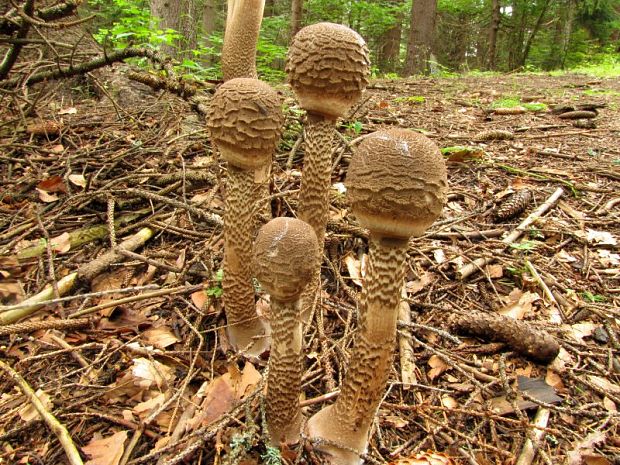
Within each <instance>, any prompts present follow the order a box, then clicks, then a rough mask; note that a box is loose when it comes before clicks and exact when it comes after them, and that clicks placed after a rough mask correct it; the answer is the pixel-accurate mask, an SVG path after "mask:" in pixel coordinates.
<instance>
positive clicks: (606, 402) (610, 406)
mask: <svg viewBox="0 0 620 465" xmlns="http://www.w3.org/2000/svg"><path fill="white" fill-rule="evenodd" d="M603 406H604V407H605V409H606V410H607V411H608V412H617V411H618V408H617V407H616V403H615V402H614V401H613V400H611V399H610V398H609V397H607V396H605V398H604V399H603Z"/></svg>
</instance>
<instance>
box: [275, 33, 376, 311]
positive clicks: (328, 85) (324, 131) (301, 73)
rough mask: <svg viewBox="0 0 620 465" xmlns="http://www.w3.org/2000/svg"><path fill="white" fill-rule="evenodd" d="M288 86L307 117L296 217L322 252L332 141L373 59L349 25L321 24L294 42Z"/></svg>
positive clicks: (313, 286) (309, 297) (308, 307)
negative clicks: (312, 233) (311, 231)
mask: <svg viewBox="0 0 620 465" xmlns="http://www.w3.org/2000/svg"><path fill="white" fill-rule="evenodd" d="M286 71H287V73H288V81H289V83H290V85H291V87H292V88H293V91H294V92H295V95H296V96H297V99H298V100H299V103H300V105H301V107H302V108H303V109H305V110H306V111H307V113H308V115H307V118H306V122H305V125H304V128H305V144H306V145H305V147H306V153H305V156H304V167H303V175H302V180H301V190H300V193H299V208H298V218H299V219H301V220H303V221H306V222H307V223H308V224H309V225H310V226H312V228H313V229H314V232H315V233H316V237H317V239H318V241H319V247H320V249H321V250H322V248H323V240H324V237H325V227H326V225H327V219H328V209H329V187H330V184H331V164H332V137H333V132H334V128H335V124H336V120H337V119H338V118H339V117H341V116H343V115H344V114H345V113H346V111H347V110H348V109H349V108H351V106H352V105H354V104H355V103H356V102H357V101H358V100H359V99H360V97H361V95H362V92H363V91H364V89H365V88H366V85H367V84H368V76H369V74H370V60H369V58H368V48H367V47H366V43H365V42H364V39H362V37H361V36H360V35H359V34H358V33H357V32H355V31H353V30H351V29H349V28H348V27H346V26H342V25H339V24H332V23H318V24H313V25H311V26H307V27H305V28H303V29H301V30H300V31H299V32H298V33H297V34H296V35H295V37H294V38H293V42H292V43H291V46H290V48H289V52H288V59H287V63H286ZM320 267H321V255H319V258H318V259H317V263H316V264H315V272H314V277H313V279H312V281H311V282H310V285H309V286H308V287H307V289H306V291H304V295H303V297H302V312H303V314H304V318H308V317H309V316H310V314H311V312H312V305H313V303H314V295H315V293H316V290H317V286H318V284H319V277H320Z"/></svg>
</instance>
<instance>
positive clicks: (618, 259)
mask: <svg viewBox="0 0 620 465" xmlns="http://www.w3.org/2000/svg"><path fill="white" fill-rule="evenodd" d="M597 252H598V255H599V261H600V262H601V265H603V266H606V267H618V266H620V254H617V253H612V252H611V251H609V250H607V249H599V250H597Z"/></svg>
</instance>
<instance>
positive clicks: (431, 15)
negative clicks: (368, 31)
mask: <svg viewBox="0 0 620 465" xmlns="http://www.w3.org/2000/svg"><path fill="white" fill-rule="evenodd" d="M436 11H437V0H414V2H413V5H412V6H411V22H410V28H409V40H408V42H407V60H406V62H405V70H404V74H405V76H411V75H412V74H426V73H428V71H429V63H428V62H429V59H430V55H431V51H432V48H433V37H434V31H435V14H436Z"/></svg>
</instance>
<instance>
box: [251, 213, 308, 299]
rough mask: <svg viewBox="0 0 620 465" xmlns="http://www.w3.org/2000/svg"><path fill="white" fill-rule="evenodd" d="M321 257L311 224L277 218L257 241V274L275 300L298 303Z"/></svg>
mask: <svg viewBox="0 0 620 465" xmlns="http://www.w3.org/2000/svg"><path fill="white" fill-rule="evenodd" d="M318 255H319V246H318V242H317V239H316V234H315V233H314V230H313V229H312V227H311V226H310V225H308V224H307V223H305V222H304V221H301V220H297V219H295V218H284V217H280V218H274V219H273V220H271V221H270V222H269V223H267V224H266V225H264V226H263V227H262V228H261V229H260V230H259V232H258V236H257V237H256V240H255V241H254V274H255V276H256V279H258V281H259V282H260V283H261V285H262V286H263V288H264V289H265V290H266V291H267V292H269V294H271V296H272V298H274V299H277V300H280V301H282V302H286V301H291V300H295V299H297V298H298V297H299V294H300V293H301V291H302V290H303V289H304V288H305V287H306V285H307V284H308V282H309V281H310V279H311V278H312V270H313V268H314V265H315V263H316V260H317V258H318Z"/></svg>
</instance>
